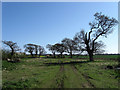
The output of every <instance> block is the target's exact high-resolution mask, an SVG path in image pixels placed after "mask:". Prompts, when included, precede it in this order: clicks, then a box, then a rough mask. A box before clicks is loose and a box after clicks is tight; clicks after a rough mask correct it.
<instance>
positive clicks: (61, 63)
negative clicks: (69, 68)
mask: <svg viewBox="0 0 120 90" xmlns="http://www.w3.org/2000/svg"><path fill="white" fill-rule="evenodd" d="M88 62H90V61H70V62H55V63H52V62H50V63H44V64H45V65H65V64H80V63H88Z"/></svg>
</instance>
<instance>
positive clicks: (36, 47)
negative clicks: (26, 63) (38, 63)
mask: <svg viewBox="0 0 120 90" xmlns="http://www.w3.org/2000/svg"><path fill="white" fill-rule="evenodd" d="M32 45H33V46H34V47H35V49H34V50H35V55H36V57H37V55H38V50H39V45H36V44H32Z"/></svg>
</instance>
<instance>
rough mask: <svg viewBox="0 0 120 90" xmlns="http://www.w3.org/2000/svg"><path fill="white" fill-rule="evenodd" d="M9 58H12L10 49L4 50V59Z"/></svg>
mask: <svg viewBox="0 0 120 90" xmlns="http://www.w3.org/2000/svg"><path fill="white" fill-rule="evenodd" d="M8 58H11V53H10V51H9V50H5V49H3V50H2V60H7V59H8Z"/></svg>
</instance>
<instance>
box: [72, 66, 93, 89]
mask: <svg viewBox="0 0 120 90" xmlns="http://www.w3.org/2000/svg"><path fill="white" fill-rule="evenodd" d="M71 67H72V69H73V71H74V73H75V74H76V75H77V76H78V73H77V72H80V71H79V70H78V69H77V68H76V67H75V65H74V64H72V65H71ZM80 73H81V72H80ZM81 75H82V76H83V77H84V78H85V79H86V81H87V82H88V86H89V87H93V88H95V86H94V85H93V84H92V83H91V82H90V80H89V78H90V79H92V78H91V77H89V76H87V75H85V74H83V73H81ZM82 86H83V88H86V86H85V85H82Z"/></svg>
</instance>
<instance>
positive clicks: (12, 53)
mask: <svg viewBox="0 0 120 90" xmlns="http://www.w3.org/2000/svg"><path fill="white" fill-rule="evenodd" d="M13 55H14V50H13V49H12V52H11V58H12V57H13Z"/></svg>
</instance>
